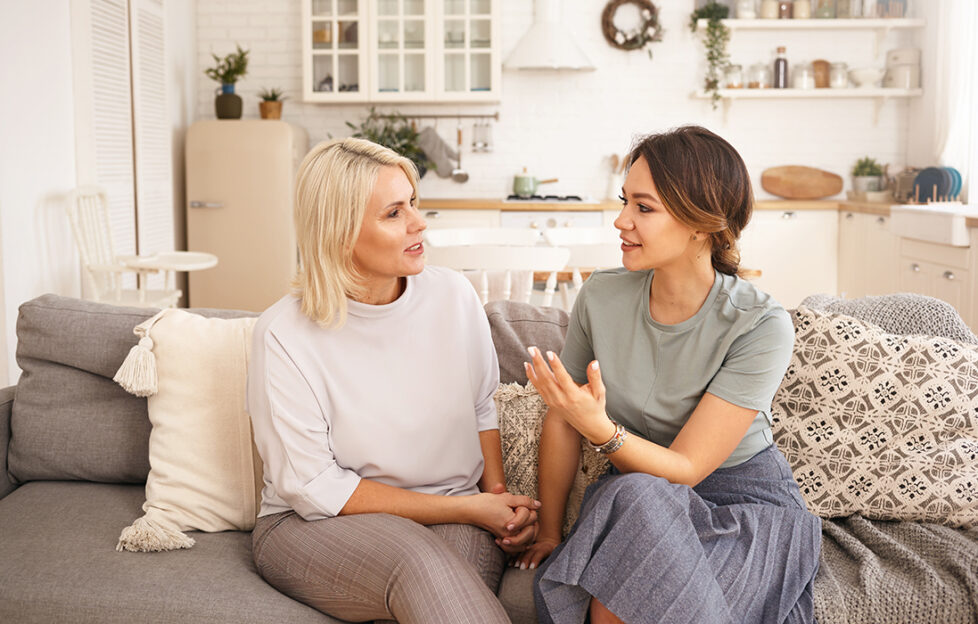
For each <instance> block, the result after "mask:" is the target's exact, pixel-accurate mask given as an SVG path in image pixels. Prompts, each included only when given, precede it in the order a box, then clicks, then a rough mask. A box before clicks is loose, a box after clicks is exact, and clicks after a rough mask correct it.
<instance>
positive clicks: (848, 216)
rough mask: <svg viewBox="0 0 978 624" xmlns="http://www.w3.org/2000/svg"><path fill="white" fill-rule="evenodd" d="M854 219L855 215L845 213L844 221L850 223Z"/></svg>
mask: <svg viewBox="0 0 978 624" xmlns="http://www.w3.org/2000/svg"><path fill="white" fill-rule="evenodd" d="M855 217H856V215H854V214H852V213H851V212H847V213H846V219H849V220H850V221H851V220H852V219H854V218H855Z"/></svg>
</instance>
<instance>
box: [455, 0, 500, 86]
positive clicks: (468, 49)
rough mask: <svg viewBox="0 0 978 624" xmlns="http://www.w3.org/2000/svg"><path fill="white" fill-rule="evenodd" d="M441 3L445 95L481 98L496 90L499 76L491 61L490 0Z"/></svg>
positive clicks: (493, 46)
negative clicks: (466, 95) (464, 95)
mask: <svg viewBox="0 0 978 624" xmlns="http://www.w3.org/2000/svg"><path fill="white" fill-rule="evenodd" d="M496 1H497V2H498V1H499V0H496ZM441 2H443V6H442V11H443V13H442V15H443V19H442V25H443V26H442V30H443V32H442V33H441V36H442V47H443V50H444V52H443V56H444V58H443V64H444V65H443V66H444V82H443V90H444V92H445V94H446V95H449V96H450V95H463V94H468V95H469V96H475V97H480V96H481V95H485V94H486V92H490V91H495V90H496V89H497V88H498V85H497V83H498V81H499V76H498V70H497V69H496V66H498V63H495V62H494V61H495V60H496V59H495V55H496V53H495V45H494V44H495V42H494V41H493V39H494V36H495V35H494V29H493V15H492V12H493V11H492V10H493V6H492V4H493V0H441ZM465 99H469V97H466V98H465Z"/></svg>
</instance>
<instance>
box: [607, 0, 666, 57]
mask: <svg viewBox="0 0 978 624" xmlns="http://www.w3.org/2000/svg"><path fill="white" fill-rule="evenodd" d="M625 5H633V6H634V7H635V8H637V9H638V12H639V15H640V16H641V20H642V23H641V24H639V25H638V26H637V27H635V28H631V29H629V30H620V29H619V28H618V27H617V26H615V14H616V13H617V12H618V10H619V9H620V8H622V7H623V6H625ZM601 32H603V33H604V38H605V39H606V40H607V41H608V43H609V44H611V45H612V46H613V47H615V48H618V49H619V50H641V49H643V48H645V47H646V46H647V45H649V44H650V43H655V42H657V41H662V32H663V31H662V26H661V25H660V24H659V9H658V7H656V6H655V5H654V4H652V3H651V2H650V1H649V0H611V1H610V2H609V3H608V4H607V5H605V7H604V10H603V11H602V12H601ZM648 53H649V58H652V49H651V48H649V49H648Z"/></svg>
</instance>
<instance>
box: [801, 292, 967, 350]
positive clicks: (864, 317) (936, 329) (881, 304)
mask: <svg viewBox="0 0 978 624" xmlns="http://www.w3.org/2000/svg"><path fill="white" fill-rule="evenodd" d="M799 307H806V308H811V309H812V310H818V311H820V312H829V313H831V314H845V315H846V316H852V317H854V318H857V319H859V320H861V321H866V322H868V323H872V324H873V325H876V326H877V327H879V328H881V329H882V330H883V331H887V332H890V333H891V334H900V335H901V336H906V335H909V334H921V335H924V336H938V337H940V338H950V339H951V340H958V341H960V342H967V343H971V344H978V336H975V334H974V333H973V332H972V331H971V329H970V328H969V327H968V324H967V323H965V322H964V320H963V319H962V318H961V315H959V314H958V311H957V310H955V309H954V306H952V305H951V304H950V303H947V302H946V301H941V300H940V299H935V298H934V297H928V296H927V295H918V294H917V293H895V294H892V295H881V296H878V297H859V298H858V299H843V298H841V297H833V296H831V295H825V294H820V295H809V296H808V297H805V299H804V300H803V301H802V302H801V306H799Z"/></svg>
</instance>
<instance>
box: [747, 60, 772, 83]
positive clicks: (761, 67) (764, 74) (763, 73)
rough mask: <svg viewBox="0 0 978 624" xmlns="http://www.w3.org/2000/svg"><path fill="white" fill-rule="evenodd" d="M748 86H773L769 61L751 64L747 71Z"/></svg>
mask: <svg viewBox="0 0 978 624" xmlns="http://www.w3.org/2000/svg"><path fill="white" fill-rule="evenodd" d="M747 88H749V89H770V88H771V68H770V67H768V65H767V63H754V64H753V65H751V66H750V70H749V71H748V73H747Z"/></svg>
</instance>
